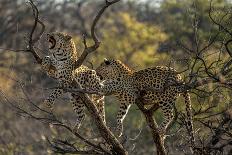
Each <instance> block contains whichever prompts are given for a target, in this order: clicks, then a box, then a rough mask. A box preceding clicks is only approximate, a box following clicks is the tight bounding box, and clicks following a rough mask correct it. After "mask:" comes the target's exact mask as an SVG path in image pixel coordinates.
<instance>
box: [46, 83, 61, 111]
mask: <svg viewBox="0 0 232 155" xmlns="http://www.w3.org/2000/svg"><path fill="white" fill-rule="evenodd" d="M63 93H64V91H63V89H61V88H56V89H54V90H53V91H52V93H51V94H50V95H49V97H48V98H47V99H45V101H44V103H43V105H44V106H45V108H46V109H47V108H48V109H49V110H50V111H52V110H53V105H54V103H55V99H57V98H58V97H60V96H61V95H62V94H63Z"/></svg>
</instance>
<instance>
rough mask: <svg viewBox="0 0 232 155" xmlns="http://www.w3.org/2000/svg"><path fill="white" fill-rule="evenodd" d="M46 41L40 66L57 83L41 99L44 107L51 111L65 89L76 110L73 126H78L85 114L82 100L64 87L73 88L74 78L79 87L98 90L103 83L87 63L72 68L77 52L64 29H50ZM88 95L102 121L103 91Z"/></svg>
mask: <svg viewBox="0 0 232 155" xmlns="http://www.w3.org/2000/svg"><path fill="white" fill-rule="evenodd" d="M47 41H48V44H49V55H48V56H45V57H44V58H43V59H42V63H41V68H42V70H43V71H45V72H46V73H47V75H48V76H49V77H52V78H54V79H56V81H57V83H58V86H57V87H56V88H55V89H53V90H52V92H51V93H50V95H49V96H48V97H47V98H46V99H45V100H44V102H43V107H46V108H48V109H49V110H50V111H51V112H52V111H53V107H54V106H53V105H54V103H55V100H56V99H57V98H58V97H60V96H61V95H63V94H64V93H68V96H69V99H70V102H71V104H72V107H73V110H74V111H75V113H76V114H77V120H76V123H75V125H74V129H79V127H80V126H81V124H82V122H83V120H84V118H85V112H84V110H85V104H84V103H85V102H84V101H83V100H82V99H81V97H80V96H78V93H73V92H68V91H67V90H68V89H73V88H75V86H74V84H73V82H77V83H78V84H79V85H80V87H81V89H86V90H91V91H98V90H99V89H100V88H101V87H102V84H101V80H100V78H99V77H98V76H97V74H96V71H95V70H92V69H90V68H89V67H87V66H84V65H81V66H80V67H78V68H77V69H75V67H74V66H75V65H74V64H75V62H76V60H77V59H78V53H77V51H76V47H75V43H74V41H73V39H72V37H71V36H70V35H68V34H66V33H63V32H51V33H48V34H47ZM89 97H90V98H91V100H92V101H93V103H94V104H95V105H96V107H97V109H98V111H99V114H100V116H101V117H102V119H103V122H105V110H104V103H105V102H104V95H99V94H92V95H91V94H90V95H89Z"/></svg>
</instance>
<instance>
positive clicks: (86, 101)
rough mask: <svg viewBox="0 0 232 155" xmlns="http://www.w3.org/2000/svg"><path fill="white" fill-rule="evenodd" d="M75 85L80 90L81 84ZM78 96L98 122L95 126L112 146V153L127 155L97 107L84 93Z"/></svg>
mask: <svg viewBox="0 0 232 155" xmlns="http://www.w3.org/2000/svg"><path fill="white" fill-rule="evenodd" d="M73 85H75V86H76V87H77V88H80V86H79V84H78V83H76V82H74V83H73ZM76 96H78V97H81V98H82V100H83V101H84V104H85V106H86V108H87V110H88V111H89V113H90V115H91V117H92V118H93V120H94V121H95V122H96V123H95V124H96V126H97V128H98V131H99V132H100V134H101V136H102V137H103V138H104V139H105V140H106V142H107V143H108V144H110V145H112V150H111V151H112V152H113V153H114V154H117V155H127V154H128V153H127V151H126V150H125V149H124V148H123V146H122V145H121V144H120V142H119V141H118V140H117V138H116V137H115V136H114V135H113V134H112V132H111V131H110V130H109V129H108V128H107V126H106V125H105V123H104V122H103V120H102V118H101V116H100V115H99V113H98V110H97V107H96V106H95V105H94V103H93V102H92V101H91V99H90V98H89V97H88V96H87V95H86V94H84V93H78V95H76ZM74 97H75V95H74Z"/></svg>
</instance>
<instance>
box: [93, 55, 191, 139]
mask: <svg viewBox="0 0 232 155" xmlns="http://www.w3.org/2000/svg"><path fill="white" fill-rule="evenodd" d="M96 72H97V75H99V76H100V77H101V79H102V80H105V81H104V82H103V84H104V87H103V90H102V92H104V93H105V94H107V95H115V96H116V97H117V98H118V99H119V101H120V110H119V112H118V114H117V130H118V132H119V135H121V134H122V131H123V125H122V123H123V119H124V118H125V116H126V114H127V112H128V109H129V108H130V106H131V105H132V104H134V103H135V100H136V97H137V96H138V92H139V91H140V92H141V90H145V89H148V88H155V89H154V90H157V91H145V94H144V95H143V96H142V99H143V101H144V103H146V104H159V107H160V108H161V110H162V112H163V115H164V121H163V122H162V123H161V124H160V125H159V128H158V130H159V132H160V134H162V135H163V134H165V132H166V129H167V127H168V125H169V124H170V122H171V120H172V119H173V107H174V104H175V101H176V99H177V97H178V96H179V95H180V94H182V95H183V96H184V99H185V103H186V111H187V122H188V123H187V124H188V129H190V131H191V133H190V136H191V141H194V137H193V132H192V131H193V124H192V113H191V103H190V94H189V93H188V92H183V86H182V85H181V86H180V85H177V83H181V82H183V81H182V79H181V76H180V75H179V74H177V72H176V71H175V70H174V69H173V68H171V67H166V66H156V67H152V68H147V69H143V70H140V71H133V70H131V69H130V68H129V67H127V66H126V65H125V64H123V63H122V62H121V61H120V60H113V59H112V60H107V59H105V60H104V62H102V63H101V65H100V66H99V67H97V69H96ZM170 83H172V85H169V86H167V84H170ZM165 85H166V86H165ZM158 90H162V91H158Z"/></svg>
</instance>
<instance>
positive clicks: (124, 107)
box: [116, 94, 135, 137]
mask: <svg viewBox="0 0 232 155" xmlns="http://www.w3.org/2000/svg"><path fill="white" fill-rule="evenodd" d="M119 101H120V108H119V111H118V114H117V128H116V130H117V134H118V136H119V137H120V136H122V132H123V120H124V118H125V117H126V114H127V112H128V110H129V108H130V106H131V104H134V103H135V96H133V95H131V94H122V95H120V98H119Z"/></svg>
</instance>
